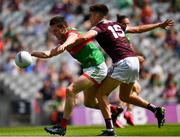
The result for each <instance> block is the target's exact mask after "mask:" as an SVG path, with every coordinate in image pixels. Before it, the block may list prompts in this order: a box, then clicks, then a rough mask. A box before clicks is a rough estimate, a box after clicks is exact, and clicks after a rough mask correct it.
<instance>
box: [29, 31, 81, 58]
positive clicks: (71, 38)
mask: <svg viewBox="0 0 180 137" xmlns="http://www.w3.org/2000/svg"><path fill="white" fill-rule="evenodd" d="M77 39H78V36H77V34H69V36H68V38H67V39H66V41H65V42H64V43H63V44H62V45H60V44H59V45H58V46H57V47H56V48H54V49H51V50H48V51H34V52H32V53H31V56H34V57H37V58H51V57H53V56H57V55H59V54H61V53H62V52H64V51H65V50H66V49H67V48H70V46H71V45H72V44H74V43H75V42H76V40H77Z"/></svg>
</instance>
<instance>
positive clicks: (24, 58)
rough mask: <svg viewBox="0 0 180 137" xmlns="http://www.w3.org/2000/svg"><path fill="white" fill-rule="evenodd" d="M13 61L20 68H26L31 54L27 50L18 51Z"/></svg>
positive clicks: (30, 60)
mask: <svg viewBox="0 0 180 137" xmlns="http://www.w3.org/2000/svg"><path fill="white" fill-rule="evenodd" d="M15 63H16V65H17V66H18V67H20V68H26V67H28V66H29V65H31V63H32V57H31V54H30V53H29V52H27V51H20V52H18V53H17V54H16V57H15Z"/></svg>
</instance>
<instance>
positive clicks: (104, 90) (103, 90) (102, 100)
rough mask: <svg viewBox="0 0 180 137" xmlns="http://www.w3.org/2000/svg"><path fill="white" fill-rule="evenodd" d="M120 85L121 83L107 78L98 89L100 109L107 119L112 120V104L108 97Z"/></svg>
mask: <svg viewBox="0 0 180 137" xmlns="http://www.w3.org/2000/svg"><path fill="white" fill-rule="evenodd" d="M119 84H120V82H119V81H117V80H114V79H112V78H110V77H108V76H107V77H106V79H105V80H104V81H103V82H102V84H101V86H100V88H99V89H98V94H97V98H98V102H99V108H100V109H101V111H102V114H103V117H104V118H105V119H111V113H110V104H109V102H108V98H107V96H106V95H109V94H110V93H111V92H112V91H113V89H115V88H116V87H117V86H118V85H119Z"/></svg>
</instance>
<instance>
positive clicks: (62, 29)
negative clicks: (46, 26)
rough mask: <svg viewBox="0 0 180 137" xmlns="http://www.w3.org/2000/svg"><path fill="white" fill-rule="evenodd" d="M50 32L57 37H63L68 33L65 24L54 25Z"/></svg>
mask: <svg viewBox="0 0 180 137" xmlns="http://www.w3.org/2000/svg"><path fill="white" fill-rule="evenodd" d="M50 32H51V33H52V34H53V35H55V36H56V37H57V38H59V37H62V36H63V35H64V34H65V33H66V28H65V27H64V26H61V27H60V26H57V25H53V26H51V28H50Z"/></svg>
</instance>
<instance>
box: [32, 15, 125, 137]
mask: <svg viewBox="0 0 180 137" xmlns="http://www.w3.org/2000/svg"><path fill="white" fill-rule="evenodd" d="M50 32H51V33H52V34H53V35H55V36H56V37H57V38H58V40H59V41H62V43H59V45H61V44H62V45H61V46H57V47H56V48H54V49H52V50H49V51H42V52H39V51H34V52H32V53H31V55H32V56H34V57H38V58H50V57H53V56H56V55H59V54H61V53H62V52H63V51H64V50H65V48H63V45H69V43H73V42H74V41H75V40H76V39H77V38H78V37H79V36H80V35H81V34H82V32H80V31H79V30H77V29H75V28H71V27H69V26H68V25H67V23H66V21H65V20H64V18H63V17H60V16H57V17H54V18H52V19H51V20H50ZM66 50H67V51H68V52H69V53H70V54H71V56H72V57H74V58H75V59H76V60H78V61H79V62H80V63H81V65H82V66H83V75H81V76H80V77H79V78H78V79H77V80H76V81H74V82H73V83H71V84H70V85H69V86H68V87H67V88H66V103H65V110H64V116H63V119H62V120H61V122H59V124H58V125H56V126H53V127H50V128H45V130H46V131H47V132H49V133H51V134H59V135H65V133H66V127H67V121H68V120H69V119H70V115H71V112H72V110H73V108H74V105H75V95H76V94H77V93H79V92H81V91H83V92H84V103H85V105H86V106H88V107H91V108H97V109H99V106H98V102H97V99H96V98H95V96H96V91H97V87H98V86H99V85H100V83H101V81H102V80H103V79H105V77H106V75H107V66H106V64H105V59H104V56H103V54H102V52H101V51H100V50H99V49H98V48H97V46H96V45H95V44H94V43H93V40H92V39H89V40H87V41H85V42H83V43H81V44H77V43H75V44H73V45H70V46H68V47H66ZM111 110H112V114H114V115H116V116H118V114H119V113H121V112H122V111H123V109H122V108H119V107H116V106H111Z"/></svg>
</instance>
